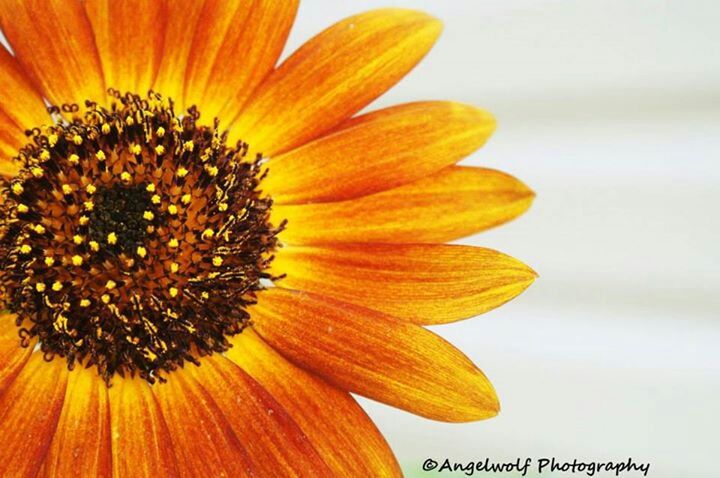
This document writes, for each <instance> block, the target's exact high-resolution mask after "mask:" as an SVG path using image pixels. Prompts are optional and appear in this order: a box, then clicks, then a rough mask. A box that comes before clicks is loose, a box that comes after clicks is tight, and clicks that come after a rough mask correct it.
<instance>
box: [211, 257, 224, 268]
mask: <svg viewBox="0 0 720 478" xmlns="http://www.w3.org/2000/svg"><path fill="white" fill-rule="evenodd" d="M212 263H213V265H214V266H215V267H220V266H221V265H222V263H223V259H222V257H220V256H215V257H213V260H212Z"/></svg>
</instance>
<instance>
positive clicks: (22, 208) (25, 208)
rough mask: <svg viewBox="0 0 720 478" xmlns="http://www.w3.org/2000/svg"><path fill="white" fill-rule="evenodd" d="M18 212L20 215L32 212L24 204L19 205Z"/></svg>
mask: <svg viewBox="0 0 720 478" xmlns="http://www.w3.org/2000/svg"><path fill="white" fill-rule="evenodd" d="M17 210H18V212H19V213H20V214H25V213H26V212H28V211H29V210H30V208H28V207H27V206H26V205H24V204H18V207H17Z"/></svg>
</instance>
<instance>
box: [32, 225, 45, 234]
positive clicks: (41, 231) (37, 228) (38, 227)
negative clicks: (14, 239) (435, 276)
mask: <svg viewBox="0 0 720 478" xmlns="http://www.w3.org/2000/svg"><path fill="white" fill-rule="evenodd" d="M33 230H34V231H35V232H37V233H38V234H45V227H43V225H42V224H36V225H35V227H34V228H33Z"/></svg>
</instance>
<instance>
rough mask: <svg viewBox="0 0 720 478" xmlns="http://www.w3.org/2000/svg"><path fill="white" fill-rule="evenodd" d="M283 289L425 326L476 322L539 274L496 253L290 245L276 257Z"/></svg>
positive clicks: (439, 248)
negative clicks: (475, 318)
mask: <svg viewBox="0 0 720 478" xmlns="http://www.w3.org/2000/svg"><path fill="white" fill-rule="evenodd" d="M272 267H273V272H274V273H276V274H283V273H284V274H287V276H286V277H284V278H283V279H282V280H281V281H280V282H279V283H278V285H279V286H280V287H285V288H290V289H297V290H303V291H307V292H316V293H319V294H322V295H324V296H327V297H333V298H335V299H339V300H342V301H345V302H350V303H353V304H357V305H364V306H366V307H369V308H371V309H374V310H379V311H380V312H384V313H386V314H389V315H392V316H394V317H397V318H400V319H403V320H407V321H409V322H413V323H416V324H421V325H430V324H442V323H447V322H453V321H456V320H461V319H466V318H468V317H474V316H476V315H478V314H482V313H483V312H487V311H488V310H491V309H494V308H495V307H498V306H500V305H502V304H504V303H505V302H507V301H509V300H510V299H512V298H513V297H515V296H517V295H518V294H520V293H521V292H522V291H524V290H525V289H526V288H527V287H528V286H529V285H530V284H531V283H532V282H533V281H534V280H535V277H536V274H535V272H534V271H533V270H532V269H530V268H529V267H527V266H526V265H525V264H523V263H522V262H520V261H518V260H516V259H513V258H512V257H510V256H507V255H505V254H502V253H500V252H497V251H493V250H492V249H483V248H480V247H468V246H455V245H445V244H346V245H342V244H338V245H332V246H320V247H297V246H291V247H286V248H284V249H281V250H279V251H278V252H277V255H276V258H275V260H274V261H273V263H272Z"/></svg>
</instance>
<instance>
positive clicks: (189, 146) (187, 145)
mask: <svg viewBox="0 0 720 478" xmlns="http://www.w3.org/2000/svg"><path fill="white" fill-rule="evenodd" d="M183 149H184V150H185V151H188V152H192V150H193V149H195V143H193V142H192V140H190V141H185V142H184V143H183Z"/></svg>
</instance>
